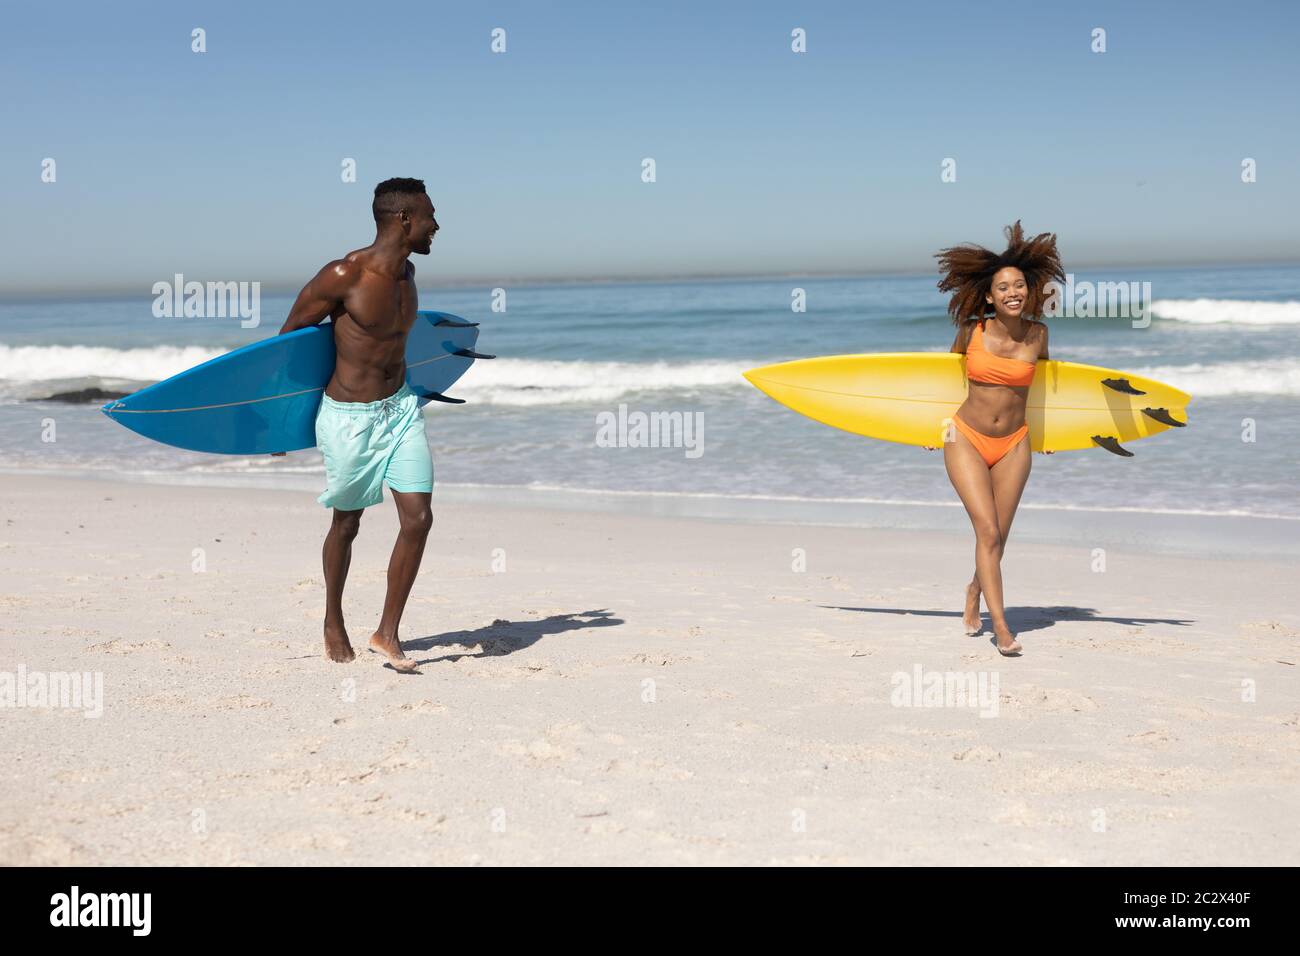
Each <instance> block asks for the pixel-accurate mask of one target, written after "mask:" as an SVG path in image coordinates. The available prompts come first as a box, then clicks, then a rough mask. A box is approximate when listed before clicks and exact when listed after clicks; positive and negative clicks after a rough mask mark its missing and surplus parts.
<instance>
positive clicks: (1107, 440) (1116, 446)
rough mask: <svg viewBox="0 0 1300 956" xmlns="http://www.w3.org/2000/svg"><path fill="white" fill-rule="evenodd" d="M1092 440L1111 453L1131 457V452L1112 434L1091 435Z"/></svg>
mask: <svg viewBox="0 0 1300 956" xmlns="http://www.w3.org/2000/svg"><path fill="white" fill-rule="evenodd" d="M1092 440H1093V441H1094V442H1096V443H1097V444H1098V445H1100V446H1101V447H1102V448H1104V449H1106V450H1107V451H1108V452H1110V453H1111V454H1112V455H1119V456H1120V457H1121V458H1132V457H1133V453H1132V452H1131V451H1129V450H1128V449H1127V448H1125V447H1124V446H1123V445H1121V444H1120V443H1119V439H1118V438H1116V437H1114V436H1113V435H1093V436H1092Z"/></svg>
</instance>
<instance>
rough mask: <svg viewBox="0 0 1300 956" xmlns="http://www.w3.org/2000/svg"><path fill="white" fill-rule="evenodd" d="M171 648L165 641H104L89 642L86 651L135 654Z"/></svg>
mask: <svg viewBox="0 0 1300 956" xmlns="http://www.w3.org/2000/svg"><path fill="white" fill-rule="evenodd" d="M170 648H171V645H170V644H168V643H167V642H166V641H135V642H132V641H123V640H116V641H105V642H104V643H102V644H91V645H90V646H89V647H87V648H86V650H87V651H93V652H94V653H97V654H135V653H138V652H139V651H165V650H168V649H170Z"/></svg>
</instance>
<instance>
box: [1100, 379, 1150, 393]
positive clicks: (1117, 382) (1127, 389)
mask: <svg viewBox="0 0 1300 956" xmlns="http://www.w3.org/2000/svg"><path fill="white" fill-rule="evenodd" d="M1101 384H1103V385H1105V386H1106V387H1107V388H1113V389H1114V390H1115V391H1117V392H1123V393H1124V394H1125V395H1145V394H1146V392H1144V391H1141V390H1140V389H1136V388H1134V387H1133V385H1132V383H1131V382H1129V380H1128V379H1126V378H1103V379H1102V380H1101Z"/></svg>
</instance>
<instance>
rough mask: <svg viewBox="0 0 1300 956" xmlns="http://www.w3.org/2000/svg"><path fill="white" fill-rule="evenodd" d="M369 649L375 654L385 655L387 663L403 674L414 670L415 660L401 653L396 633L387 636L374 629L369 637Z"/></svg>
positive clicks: (400, 645) (411, 672) (400, 643)
mask: <svg viewBox="0 0 1300 956" xmlns="http://www.w3.org/2000/svg"><path fill="white" fill-rule="evenodd" d="M370 649H371V650H372V651H374V652H375V653H376V654H383V655H384V656H385V657H387V658H388V663H390V664H392V665H393V670H398V671H401V672H402V673H403V674H414V673H415V672H416V667H415V661H413V660H411V659H410V658H409V657H407V656H406V655H405V654H404V653H402V642H401V641H399V640H398V639H397V635H396V634H393V635H391V636H389V635H386V634H381V633H380V632H379V631H375V633H374V634H372V635H371V637H370Z"/></svg>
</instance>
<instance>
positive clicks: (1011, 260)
mask: <svg viewBox="0 0 1300 956" xmlns="http://www.w3.org/2000/svg"><path fill="white" fill-rule="evenodd" d="M1004 231H1005V232H1006V236H1007V249H1006V251H1005V252H1003V253H1002V254H1001V255H999V254H998V253H996V252H992V251H990V250H988V249H985V248H984V247H983V246H977V245H974V244H973V243H963V244H962V245H960V246H952V247H950V248H948V249H944V250H943V251H942V252H938V253H935V258H936V259H938V260H939V269H940V272H941V273H942V275H941V277H940V279H939V291H940V292H951V293H952V298H951V299H949V300H948V314H949V315H950V316H952V322H953V325H957V326H960V325H961V324H962V322H963V321H964V320H966V319H973V318H977V317H980V316H984V315H992V314H993V311H994V309H993V305H992V304H991V303H989V302H986V301H985V296H987V295H988V294H989V290H990V289H991V288H992V287H993V277H994V276H995V275H997V273H998V270H999V269H1005V268H1006V267H1007V266H1014V267H1015V268H1017V269H1019V270H1020V271H1021V272H1023V273H1024V274H1025V284H1026V285H1027V286H1029V294H1028V295H1027V296H1026V297H1025V310H1024V315H1026V316H1028V317H1030V318H1039V317H1040V316H1042V314H1043V306H1044V305H1045V304H1046V302H1047V298H1048V294H1047V291H1046V289H1045V287H1046V285H1047V283H1048V282H1050V281H1052V280H1053V279H1055V280H1056V281H1057V282H1060V283H1062V284H1064V283H1065V270H1064V269H1063V268H1062V267H1061V256H1060V254H1059V253H1058V252H1057V251H1056V234H1055V233H1051V232H1044V233H1039V234H1038V235H1037V236H1034V237H1033V238H1032V239H1026V238H1025V231H1024V230H1023V229H1021V228H1020V220H1019V219H1017V220H1016V221H1015V224H1014V225H1011V226H1007V228H1006V229H1005V230H1004Z"/></svg>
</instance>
